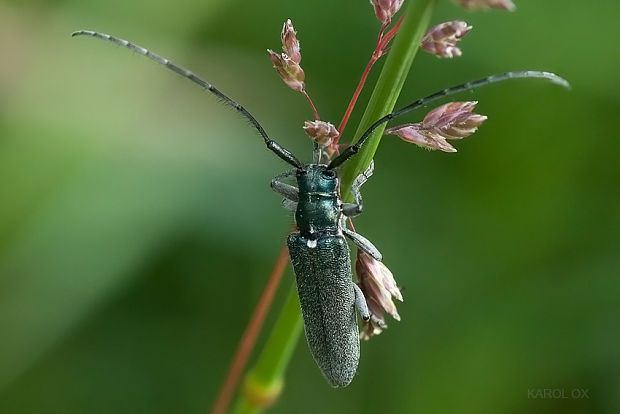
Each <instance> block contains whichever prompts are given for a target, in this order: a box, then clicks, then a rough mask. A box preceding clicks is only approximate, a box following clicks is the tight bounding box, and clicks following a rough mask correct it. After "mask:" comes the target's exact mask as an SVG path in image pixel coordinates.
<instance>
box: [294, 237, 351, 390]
mask: <svg viewBox="0 0 620 414" xmlns="http://www.w3.org/2000/svg"><path fill="white" fill-rule="evenodd" d="M288 248H289V253H290V255H291V262H292V263H293V269H294V271H295V277H296V280H297V292H298V294H299V302H300V304H301V313H302V315H303V319H304V329H305V331H306V339H307V340H308V345H309V347H310V351H311V352H312V356H313V357H314V360H315V361H316V363H317V365H318V366H319V368H320V369H321V371H322V372H323V375H325V378H327V381H328V382H329V383H330V384H331V385H332V386H334V387H344V386H347V385H349V383H350V382H351V381H352V380H353V377H354V376H355V372H356V370H357V364H358V362H359V356H360V341H359V331H358V327H357V320H356V316H355V309H354V302H355V292H354V291H353V284H352V280H351V260H350V257H349V247H348V246H347V243H346V241H345V239H344V237H343V236H323V237H320V238H319V239H317V240H316V241H313V240H309V239H307V238H305V237H303V236H301V235H300V234H299V233H292V234H290V235H289V237H288Z"/></svg>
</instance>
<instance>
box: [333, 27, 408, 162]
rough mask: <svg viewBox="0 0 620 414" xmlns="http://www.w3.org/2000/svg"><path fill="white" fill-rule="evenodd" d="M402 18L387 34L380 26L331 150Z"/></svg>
mask: <svg viewBox="0 0 620 414" xmlns="http://www.w3.org/2000/svg"><path fill="white" fill-rule="evenodd" d="M403 17H404V16H402V17H401V18H400V19H399V20H398V22H397V23H396V24H395V25H394V27H392V28H391V29H390V30H389V31H388V32H387V33H384V32H385V29H387V27H388V24H384V25H382V26H381V30H380V31H379V36H378V37H377V44H376V46H375V50H374V51H373V52H372V56H371V57H370V60H369V61H368V64H367V65H366V68H365V69H364V73H362V77H361V79H360V81H359V83H358V84H357V88H356V89H355V92H354V93H353V97H351V101H350V102H349V106H348V107H347V110H346V112H345V113H344V116H343V117H342V121H340V125H338V132H339V133H340V135H339V136H338V137H337V138H336V139H335V140H334V142H333V143H332V144H331V145H332V148H335V150H336V151H337V149H338V141H339V140H340V137H341V136H342V133H343V132H344V129H345V127H346V126H347V122H348V121H349V117H350V116H351V113H352V112H353V108H354V107H355V104H356V102H357V98H359V96H360V93H361V92H362V88H363V87H364V84H365V83H366V78H367V77H368V74H369V73H370V69H371V68H372V67H373V65H374V64H375V63H376V62H377V60H379V58H381V56H383V55H385V54H386V53H387V52H388V50H389V49H387V50H386V49H385V48H386V47H387V45H388V43H390V41H391V40H392V39H393V38H394V36H395V35H396V33H397V32H398V29H399V28H400V24H401V23H402V21H403Z"/></svg>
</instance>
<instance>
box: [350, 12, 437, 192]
mask: <svg viewBox="0 0 620 414" xmlns="http://www.w3.org/2000/svg"><path fill="white" fill-rule="evenodd" d="M435 3H436V0H414V1H411V2H410V3H409V7H407V11H406V17H405V19H404V20H403V23H402V25H401V26H400V30H399V31H398V34H397V35H396V38H395V39H394V43H393V45H392V48H391V49H390V52H389V53H388V55H387V60H386V61H385V65H384V66H383V69H382V70H381V74H380V75H379V79H378V80H377V84H376V85H375V89H374V90H373V92H372V95H371V97H370V100H369V101H368V105H367V106H366V111H365V112H364V115H363V116H362V119H361V121H360V124H359V126H358V127H357V131H355V135H354V137H355V139H354V140H353V141H357V140H358V139H359V137H361V136H362V134H363V133H364V132H365V131H366V130H367V129H368V128H369V127H370V126H371V125H372V124H373V123H374V122H376V121H377V120H378V119H380V118H381V117H383V116H385V115H387V114H389V113H390V112H392V111H393V110H394V106H395V105H396V100H397V99H398V96H399V94H400V91H401V90H402V88H403V85H404V84H405V80H406V79H407V76H408V75H409V70H410V69H411V65H412V63H413V59H414V58H415V56H416V53H417V52H418V49H419V48H420V42H421V41H422V37H424V34H425V33H426V31H427V29H428V26H429V23H430V19H431V15H432V12H433V9H434V7H435ZM384 130H385V124H383V125H382V126H380V127H379V128H377V129H376V130H375V132H374V133H373V134H372V135H371V136H370V137H369V138H368V140H367V141H366V143H365V144H364V146H363V147H362V149H361V150H360V152H359V153H358V154H357V155H356V156H355V157H354V158H353V159H352V160H351V161H349V162H347V163H346V164H344V166H343V170H342V182H341V188H342V189H347V190H346V194H345V191H343V198H344V199H345V200H346V201H348V202H351V201H353V196H352V194H351V192H350V191H349V189H350V188H351V184H352V183H353V180H354V179H355V177H357V176H358V175H359V174H360V173H362V172H363V171H364V170H366V168H368V166H369V165H370V161H371V160H372V158H373V157H374V155H375V152H376V151H377V147H378V146H379V142H380V141H381V136H382V135H383V131H384Z"/></svg>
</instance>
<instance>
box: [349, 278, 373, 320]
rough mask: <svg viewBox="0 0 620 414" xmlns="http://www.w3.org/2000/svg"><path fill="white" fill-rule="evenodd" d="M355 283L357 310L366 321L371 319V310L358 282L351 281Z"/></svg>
mask: <svg viewBox="0 0 620 414" xmlns="http://www.w3.org/2000/svg"><path fill="white" fill-rule="evenodd" d="M351 283H352V284H353V290H354V291H355V310H357V313H359V315H360V316H361V318H362V319H363V320H364V321H369V320H370V311H369V310H368V304H367V303H366V298H365V297H364V294H363V293H362V289H360V287H359V286H357V284H355V283H353V282H351Z"/></svg>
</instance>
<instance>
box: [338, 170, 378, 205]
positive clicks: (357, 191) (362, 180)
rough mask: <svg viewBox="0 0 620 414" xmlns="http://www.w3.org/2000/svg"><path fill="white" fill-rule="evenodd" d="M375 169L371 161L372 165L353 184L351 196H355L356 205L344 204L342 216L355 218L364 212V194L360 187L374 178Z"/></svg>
mask: <svg viewBox="0 0 620 414" xmlns="http://www.w3.org/2000/svg"><path fill="white" fill-rule="evenodd" d="M374 169H375V162H374V161H370V165H369V166H368V168H366V171H364V172H363V173H361V174H360V175H358V176H357V177H356V178H355V180H354V181H353V184H351V194H353V198H354V199H355V203H343V204H342V214H344V215H345V216H347V217H355V216H357V215H359V214H361V212H362V208H363V203H362V193H361V192H360V187H361V186H362V185H364V183H365V182H366V181H368V179H369V178H370V177H371V176H372V173H373V171H374Z"/></svg>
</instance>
